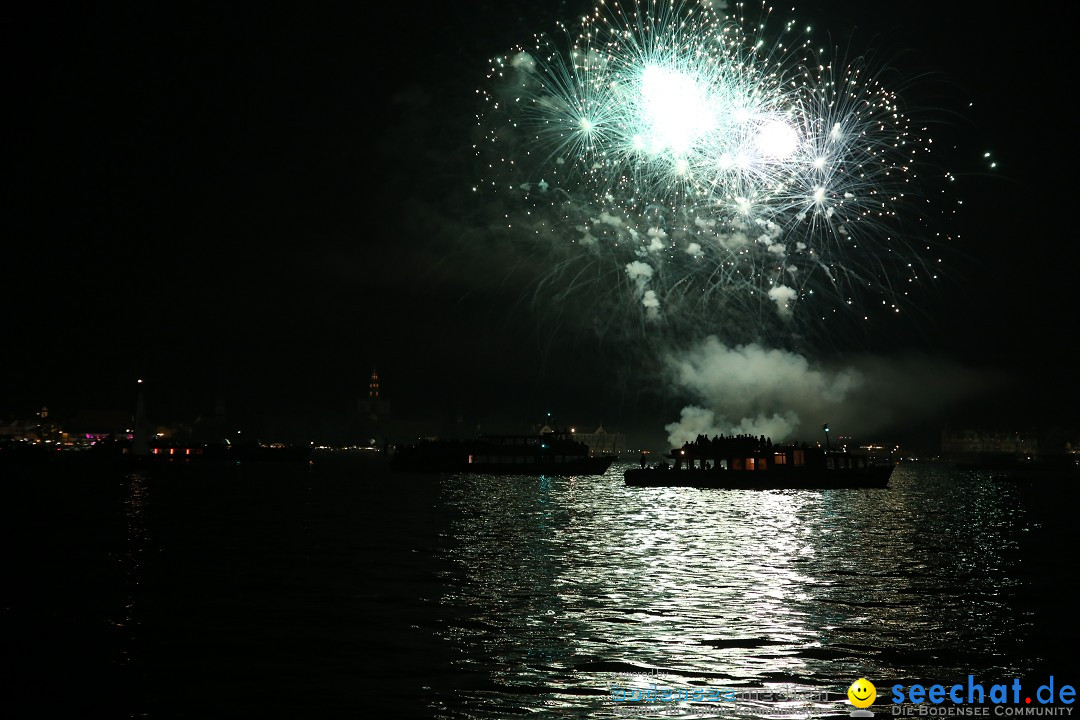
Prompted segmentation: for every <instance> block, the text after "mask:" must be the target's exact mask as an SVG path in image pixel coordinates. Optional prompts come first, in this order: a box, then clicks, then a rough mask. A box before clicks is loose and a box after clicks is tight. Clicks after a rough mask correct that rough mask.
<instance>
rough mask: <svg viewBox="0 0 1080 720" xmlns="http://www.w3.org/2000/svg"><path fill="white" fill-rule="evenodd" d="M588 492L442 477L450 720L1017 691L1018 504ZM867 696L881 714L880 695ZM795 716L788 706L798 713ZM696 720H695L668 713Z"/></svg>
mask: <svg viewBox="0 0 1080 720" xmlns="http://www.w3.org/2000/svg"><path fill="white" fill-rule="evenodd" d="M622 470H623V468H622V467H619V466H615V467H613V468H612V469H611V470H609V472H608V474H607V475H606V476H604V477H602V478H561V477H550V478H540V479H537V478H525V477H521V478H505V477H489V476H471V477H464V476H463V477H450V478H445V479H444V480H443V481H442V485H441V494H442V498H441V502H442V503H443V505H444V507H445V508H446V509H447V510H448V512H449V513H450V517H451V531H450V537H449V542H448V543H447V545H446V546H445V547H444V548H443V550H442V552H443V553H444V555H445V558H446V559H448V560H449V561H450V562H451V565H452V567H453V568H454V570H452V571H451V573H450V577H447V578H446V582H445V584H444V587H443V592H442V595H441V603H442V604H443V606H444V607H446V608H452V609H453V615H454V616H455V618H456V620H454V621H451V622H449V623H448V624H447V626H446V627H445V628H444V630H443V631H442V633H441V635H442V638H443V640H444V641H445V642H446V643H449V644H451V645H452V647H453V648H454V650H455V651H457V655H456V656H457V657H459V658H460V659H459V660H458V661H456V662H457V664H458V666H459V668H460V669H462V670H465V671H467V672H473V673H478V674H480V675H482V676H485V677H486V678H487V680H488V682H487V683H482V684H479V685H478V686H477V687H476V688H474V689H472V690H457V691H445V692H440V691H439V690H438V689H437V688H435V689H433V690H432V694H433V697H432V702H433V703H434V704H436V705H438V706H439V707H441V708H442V709H443V712H444V713H445V714H446V715H447V716H451V717H498V716H502V714H505V713H515V714H516V713H523V712H532V711H537V710H541V709H545V710H549V711H556V710H557V711H558V712H559V713H560V716H564V717H611V716H616V715H618V713H617V712H615V710H614V703H612V702H611V694H610V687H611V686H612V684H614V683H621V685H622V686H624V687H625V686H626V685H627V684H632V685H634V684H636V685H637V686H640V687H647V686H649V685H650V684H651V682H653V681H655V679H654V680H652V681H650V680H648V679H647V678H644V679H643V678H642V677H638V678H636V679H634V678H631V677H630V676H631V674H633V673H649V672H653V673H657V674H659V676H660V678H661V680H660V681H659V683H658V684H659V686H660V687H661V688H663V687H674V688H677V687H689V688H693V687H699V688H706V689H708V688H717V687H724V688H762V687H764V688H782V689H786V690H789V691H795V690H797V691H806V692H809V691H814V690H817V691H820V690H822V689H831V690H832V691H833V692H834V694H833V695H832V697H831V698H830V699H831V700H835V702H832V703H829V702H826V703H809V702H807V703H802V704H801V705H802V706H803V707H804V708H805V709H806V710H808V711H809V710H810V709H811V707H814V708H816V710H815V714H820V713H821V712H824V711H829V712H835V713H843V714H846V712H847V710H850V709H851V708H850V706H849V705H848V704H847V703H846V700H845V697H844V695H843V694H842V693H843V692H845V691H846V688H847V686H848V685H849V684H850V683H851V682H852V681H853V680H854V679H856V678H858V677H862V676H865V677H868V678H890V679H894V682H895V681H899V680H902V679H904V678H909V677H937V678H939V679H946V678H954V677H958V678H963V677H966V675H967V674H968V673H972V672H973V673H975V674H976V675H979V676H981V677H990V678H1003V677H1013V676H1023V674H1024V672H1025V671H1028V670H1030V669H1031V663H1032V662H1033V661H1034V660H1035V659H1036V658H1033V657H1032V655H1031V651H1030V648H1029V649H1027V650H1025V648H1024V647H1022V646H1021V640H1022V639H1023V637H1024V635H1025V630H1026V629H1029V628H1030V625H1031V618H1030V617H1029V614H1030V613H1029V612H1027V611H1025V610H1024V609H1023V608H1022V607H1017V606H1016V604H1015V603H1014V602H1013V599H1014V595H1015V591H1016V588H1017V585H1018V576H1017V571H1018V567H1017V565H1018V563H1019V562H1020V561H1019V559H1018V558H1019V556H1018V555H1017V552H1016V551H1017V549H1018V538H1019V537H1020V536H1021V535H1022V534H1023V533H1025V532H1027V531H1029V530H1031V529H1032V528H1033V527H1034V526H1036V525H1037V524H1036V523H1034V521H1033V520H1032V519H1031V518H1029V517H1027V516H1026V515H1025V512H1024V510H1023V503H1022V502H1021V499H1020V498H1019V497H1018V494H1019V493H1020V492H1021V489H1020V488H1019V487H1018V486H1015V485H1009V484H1005V483H1000V482H993V481H990V480H989V479H988V478H987V477H985V476H977V475H970V476H965V475H958V474H956V473H955V472H953V471H951V470H949V469H946V468H938V467H934V466H900V467H899V468H898V469H897V470H896V472H895V473H894V475H893V479H892V486H891V488H889V489H887V490H826V491H741V490H697V489H692V488H628V487H625V485H624V484H623V482H622V475H621V473H622ZM879 694H882V689H881V686H880V685H879ZM795 705H797V706H798V705H800V703H795ZM679 706H680V710H681V712H683V713H687V715H686V716H693V712H698V711H701V707H700V706H699V707H698V709H697V710H696V711H695V710H694V709H693V708H694V706H692V705H690V704H688V703H681V704H679Z"/></svg>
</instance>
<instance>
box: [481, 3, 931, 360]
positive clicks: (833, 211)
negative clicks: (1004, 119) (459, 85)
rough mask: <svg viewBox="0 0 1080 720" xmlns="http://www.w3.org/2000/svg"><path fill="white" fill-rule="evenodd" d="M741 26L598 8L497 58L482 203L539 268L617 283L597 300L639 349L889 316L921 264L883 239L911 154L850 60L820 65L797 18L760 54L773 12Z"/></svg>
mask: <svg viewBox="0 0 1080 720" xmlns="http://www.w3.org/2000/svg"><path fill="white" fill-rule="evenodd" d="M743 12H744V10H743V8H742V7H741V6H739V8H738V13H739V17H738V18H736V19H733V18H728V17H724V16H721V15H719V14H718V13H717V12H715V11H714V10H713V9H711V8H710V7H709V6H708V5H704V4H698V3H696V2H675V3H664V2H656V1H655V0H641V1H640V2H637V3H627V4H622V5H620V4H613V5H604V4H601V5H600V6H598V7H597V8H596V9H595V10H594V11H593V13H592V14H591V15H589V16H587V17H585V18H582V19H581V21H580V25H579V27H578V28H577V29H576V30H575V31H572V30H571V29H570V28H569V27H568V26H565V25H564V26H561V27H560V30H561V34H562V38H561V40H556V39H553V38H551V37H549V36H547V35H543V34H542V35H537V36H536V38H535V40H534V42H533V43H532V45H531V47H529V48H524V47H522V48H518V49H516V50H515V51H514V52H512V53H511V54H509V55H507V56H503V57H500V58H496V59H495V60H494V61H493V66H492V70H491V72H490V75H489V80H490V84H489V87H487V88H485V89H484V90H482V91H481V94H482V96H483V98H484V100H485V101H486V105H487V112H485V113H484V115H483V116H482V118H481V124H482V127H483V129H484V133H485V134H484V139H483V141H482V143H480V145H479V146H478V152H479V153H480V154H481V155H482V157H484V158H486V159H487V160H488V163H487V164H488V167H489V169H490V171H491V173H490V175H489V176H488V177H487V178H485V180H484V183H483V185H482V186H481V187H489V188H492V189H494V190H496V191H498V192H503V193H506V194H507V195H508V198H509V199H508V201H509V202H510V203H512V204H515V207H516V208H517V214H516V216H514V217H513V218H512V220H511V222H512V224H514V225H515V227H516V228H517V229H518V230H519V231H526V230H527V231H531V234H532V236H533V237H534V238H536V239H537V240H539V241H541V242H543V243H545V244H546V245H547V249H548V250H549V252H550V265H551V267H552V269H553V271H558V272H561V271H562V269H563V268H572V267H574V266H575V262H574V260H575V258H576V257H580V256H582V255H584V254H589V255H592V256H593V258H595V259H598V260H599V261H600V262H604V263H609V264H610V265H611V267H612V268H616V269H618V270H620V271H621V272H623V273H624V274H625V277H624V278H622V280H621V281H616V282H613V283H610V284H609V285H608V286H607V287H604V288H601V289H600V290H601V291H602V292H604V293H610V294H611V295H612V297H611V299H610V305H611V308H612V309H615V308H620V307H621V308H622V309H623V310H624V311H625V312H623V313H622V316H623V317H626V318H630V319H632V320H633V319H634V318H636V321H633V322H631V323H630V324H631V325H633V326H637V327H641V328H644V329H645V331H646V332H647V333H655V334H658V335H660V336H664V335H667V334H668V333H680V332H683V331H685V330H686V328H688V327H698V328H709V329H710V330H712V331H714V332H719V333H720V334H721V335H725V334H727V330H726V328H728V327H734V328H739V331H740V332H742V331H743V329H744V328H745V327H746V326H747V324H748V323H749V324H751V325H754V326H756V328H757V330H756V336H757V337H760V338H765V339H768V338H770V337H772V338H773V339H775V337H777V336H779V335H783V334H786V333H789V332H790V331H791V329H790V322H791V320H792V319H793V318H794V317H796V316H797V315H799V316H802V317H804V318H807V319H809V318H815V319H818V320H820V319H824V318H826V317H827V316H829V315H830V314H831V313H835V312H836V310H837V309H838V308H842V309H843V308H849V307H850V308H854V310H850V311H849V312H851V313H854V312H862V311H863V309H864V307H865V306H866V305H867V302H868V301H867V298H872V299H873V301H874V304H875V305H877V304H878V303H881V305H882V306H883V307H884V308H886V309H887V310H890V311H894V312H899V309H900V301H901V299H902V297H901V295H902V293H904V292H906V289H896V288H894V283H895V281H896V280H897V279H898V277H900V275H905V276H908V277H913V276H914V275H915V274H916V269H917V266H919V265H920V262H921V261H920V260H919V254H918V253H914V252H910V251H909V250H908V248H907V246H906V245H905V244H904V243H903V242H902V241H901V240H900V239H898V237H899V236H898V234H897V230H896V227H895V225H896V222H897V215H898V214H899V213H902V212H910V211H912V210H913V209H914V207H915V205H914V203H911V202H909V201H908V200H907V197H908V196H910V195H914V194H915V193H916V192H917V190H915V188H914V185H913V181H914V180H915V179H916V173H915V168H916V167H917V166H918V163H919V160H920V158H919V154H920V152H922V151H923V150H924V144H923V141H922V140H921V139H920V138H917V137H915V135H914V134H913V132H912V131H911V129H910V123H909V121H908V119H907V118H906V117H905V115H904V113H903V111H902V108H901V105H900V101H899V99H898V98H897V97H896V95H895V93H893V92H891V91H890V90H888V89H887V88H885V87H884V86H883V85H882V83H881V82H880V81H879V80H878V79H877V78H876V77H875V76H874V74H873V72H872V70H871V68H870V67H869V64H868V63H867V62H866V61H865V60H863V59H861V58H860V59H856V60H854V61H852V62H845V63H844V64H842V65H839V64H834V63H832V62H830V61H829V60H828V59H826V58H824V53H823V51H822V50H820V49H814V48H812V47H811V44H810V37H809V34H804V33H803V32H802V31H801V30H800V29H797V27H796V25H795V23H794V21H790V22H788V23H787V24H785V25H784V27H783V30H782V31H781V32H780V36H779V39H778V40H774V41H773V42H771V43H766V41H765V36H766V34H767V30H766V21H767V20H768V18H767V15H768V13H767V12H765V11H763V13H762V18H760V19H759V21H755V22H748V21H747V20H746V19H745V16H744V15H743ZM508 219H509V216H508ZM644 266H647V267H648V268H650V269H651V272H650V274H649V276H648V277H645V276H644V275H643V272H644V269H643V268H644ZM898 271H899V273H898ZM602 275H604V276H605V277H607V278H608V279H609V280H610V279H612V278H614V277H615V275H616V274H613V273H602ZM573 276H574V275H571V276H570V277H573ZM549 280H550V281H551V284H554V281H555V278H553V277H552V278H549ZM595 290H596V288H594V289H593V291H595ZM803 306H806V307H803ZM736 316H738V318H739V320H737V321H736V320H735V318H736ZM642 320H644V321H648V322H644V323H642V322H640V321H642ZM729 339H730V340H732V341H735V340H738V339H739V338H738V337H730V338H729Z"/></svg>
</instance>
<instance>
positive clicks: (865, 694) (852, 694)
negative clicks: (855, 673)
mask: <svg viewBox="0 0 1080 720" xmlns="http://www.w3.org/2000/svg"><path fill="white" fill-rule="evenodd" d="M847 697H848V700H850V701H851V704H852V705H854V706H855V707H857V708H864V707H870V706H871V705H873V704H874V700H875V699H876V698H877V688H876V687H874V684H873V683H872V682H870V681H869V680H867V679H866V678H859V679H858V680H856V681H855V682H853V683H851V687H849V688H848V689H847Z"/></svg>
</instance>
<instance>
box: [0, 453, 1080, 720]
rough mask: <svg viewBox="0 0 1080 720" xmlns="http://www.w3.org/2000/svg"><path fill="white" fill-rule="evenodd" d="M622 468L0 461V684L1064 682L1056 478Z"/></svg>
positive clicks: (261, 687) (547, 696)
mask: <svg viewBox="0 0 1080 720" xmlns="http://www.w3.org/2000/svg"><path fill="white" fill-rule="evenodd" d="M622 469H623V468H622V467H618V466H616V467H613V468H612V469H611V470H610V471H609V473H608V474H607V475H605V476H603V477H579V478H561V477H552V478H524V477H523V478H514V477H511V478H505V477H504V478H495V477H485V476H473V477H439V476H415V477H413V476H402V475H388V474H386V473H385V472H384V471H383V469H382V467H381V466H380V465H379V464H378V463H374V462H371V461H369V460H365V459H362V458H356V457H347V456H342V455H332V456H319V457H318V458H317V460H316V461H315V462H314V464H312V465H307V466H304V465H295V466H293V465H281V466H274V465H269V466H267V465H263V466H260V465H245V466H226V467H221V468H199V467H195V466H192V467H186V468H162V467H147V468H141V469H135V470H132V469H130V468H128V469H123V468H116V467H96V466H91V465H87V464H83V463H54V464H50V465H28V466H17V465H16V466H7V467H0V473H2V476H0V477H2V482H3V484H4V488H5V495H6V499H5V501H4V503H3V511H2V514H0V520H2V521H3V527H4V530H3V533H4V535H3V540H4V580H3V584H2V585H0V631H2V633H3V637H2V641H3V647H4V649H3V656H4V667H3V668H2V669H3V672H4V677H5V685H6V686H7V687H6V688H5V695H6V696H7V697H8V702H7V704H6V705H5V707H8V708H21V709H22V711H23V713H24V715H25V716H27V717H29V716H41V717H45V716H50V715H56V714H57V713H64V714H65V715H64V716H66V717H83V716H89V715H94V716H96V717H148V718H174V717H193V716H195V717H234V716H235V717H250V716H256V715H259V716H268V717H269V716H282V715H291V716H299V717H365V716H367V715H369V714H370V713H371V712H373V711H378V712H379V713H380V714H381V716H384V717H406V718H408V717H445V718H501V717H520V716H535V717H566V718H592V717H601V718H602V717H628V716H630V715H629V714H628V713H627V712H626V708H627V707H629V705H628V704H627V703H621V704H617V703H614V702H613V701H612V687H613V686H616V685H617V686H619V687H620V688H626V687H633V686H637V687H651V686H652V685H653V684H656V685H658V686H659V687H660V688H665V687H666V688H688V689H695V688H696V689H702V690H710V689H718V688H722V689H732V690H738V691H739V692H741V693H743V694H742V695H740V702H739V704H738V705H737V706H736V705H733V704H730V703H729V704H728V705H727V707H726V708H724V709H725V711H728V712H729V713H730V711H731V710H732V708H735V707H738V708H740V709H739V710H738V712H735V714H734V715H732V714H728V715H727V716H728V717H735V716H747V717H749V716H767V717H809V716H822V715H833V716H846V715H847V714H848V711H850V710H852V707H851V705H849V704H848V703H847V702H846V695H845V694H844V693H846V691H847V687H848V686H849V685H850V684H851V682H852V681H853V680H855V679H856V678H859V677H866V678H868V679H870V680H871V681H872V682H874V683H875V684H876V685H877V688H878V704H877V705H875V706H874V707H873V708H871V709H872V710H875V711H877V713H878V716H879V717H881V716H886V715H888V714H889V712H890V706H889V704H888V703H889V698H888V695H889V692H890V691H889V689H888V688H890V687H891V686H892V685H894V684H897V683H902V684H904V685H907V686H910V685H911V684H913V683H917V682H923V683H926V684H933V683H942V684H945V685H946V686H948V685H951V684H953V683H958V682H965V683H966V682H967V676H968V675H969V674H972V675H974V676H975V679H976V681H981V682H982V683H983V684H984V685H985V686H986V687H987V688H988V689H989V687H990V685H991V684H994V683H1011V682H1012V680H1013V678H1019V679H1020V680H1021V682H1022V683H1024V687H1025V689H1029V690H1030V691H1034V688H1035V687H1036V686H1037V685H1039V684H1042V683H1043V682H1045V681H1046V679H1047V678H1048V677H1049V675H1054V676H1055V678H1056V682H1057V684H1058V686H1059V687H1060V685H1061V684H1063V683H1066V682H1071V683H1072V684H1073V685H1076V684H1080V683H1078V681H1080V677H1078V675H1077V669H1078V667H1080V664H1078V662H1077V660H1076V648H1077V640H1078V638H1080V633H1078V631H1077V622H1076V610H1075V608H1076V605H1077V594H1076V590H1077V588H1078V586H1080V582H1078V580H1077V577H1076V570H1077V561H1076V551H1077V545H1078V543H1077V538H1078V537H1080V532H1078V527H1077V512H1076V509H1077V505H1076V502H1077V499H1078V497H1080V493H1078V492H1077V488H1076V487H1075V486H1066V485H1061V484H1046V483H1029V482H1009V481H1003V480H996V479H993V478H991V477H989V476H987V475H980V474H976V473H962V472H958V471H954V470H952V469H950V468H948V467H944V466H934V465H903V466H901V467H899V468H898V469H897V471H896V472H895V473H894V475H893V481H892V487H891V488H890V489H888V490H831V491H814V492H808V491H789V492H783V491H765V492H755V491H723V490H695V489H689V488H677V489H664V488H653V489H650V488H627V487H624V485H623V482H622V477H621V472H622ZM753 691H758V692H759V695H757V696H754V695H753V694H752V692H753ZM766 691H770V692H777V693H780V694H783V693H786V694H787V699H786V700H785V702H782V703H778V702H776V701H775V700H776V697H773V698H765V697H764V695H761V694H760V693H764V692H766ZM777 697H778V696H777ZM762 698H764V699H762ZM717 707H718V706H717V704H716V703H711V704H710V703H694V702H689V701H684V702H665V703H659V704H653V705H651V706H649V708H648V709H650V710H655V711H656V713H655V714H646V715H634V716H636V717H638V716H645V717H657V716H672V715H676V716H680V717H708V716H712V715H715V714H716V712H717ZM635 708H636V709H638V710H640V709H641V704H640V703H637V704H636V705H634V708H631V709H635ZM27 711H29V712H27ZM662 712H666V713H667V715H661V714H660V713H662Z"/></svg>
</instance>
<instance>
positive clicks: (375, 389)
mask: <svg viewBox="0 0 1080 720" xmlns="http://www.w3.org/2000/svg"><path fill="white" fill-rule="evenodd" d="M367 398H368V404H369V405H371V406H372V407H375V406H376V405H377V404H378V402H379V371H378V370H372V371H371V380H370V381H369V382H368V394H367Z"/></svg>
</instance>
